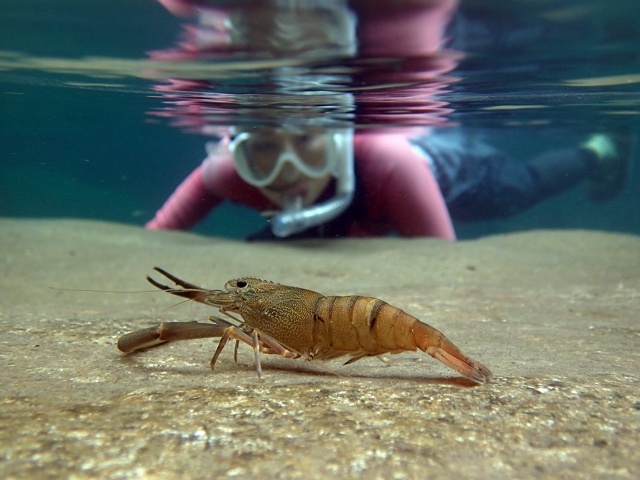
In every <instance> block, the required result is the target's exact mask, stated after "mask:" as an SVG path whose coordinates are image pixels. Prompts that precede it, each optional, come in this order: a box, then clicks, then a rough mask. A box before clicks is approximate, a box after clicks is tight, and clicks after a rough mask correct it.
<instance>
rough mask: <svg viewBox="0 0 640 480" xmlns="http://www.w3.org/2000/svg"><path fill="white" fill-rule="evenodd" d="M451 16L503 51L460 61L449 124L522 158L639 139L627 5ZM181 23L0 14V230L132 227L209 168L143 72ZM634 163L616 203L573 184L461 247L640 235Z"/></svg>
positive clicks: (638, 19) (141, 10)
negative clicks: (79, 222) (583, 232)
mask: <svg viewBox="0 0 640 480" xmlns="http://www.w3.org/2000/svg"><path fill="white" fill-rule="evenodd" d="M241 3H244V4H247V3H248V2H241ZM460 9H461V11H463V12H464V13H465V14H468V15H476V16H482V17H484V18H491V19H493V20H492V21H493V22H494V23H496V32H497V33H496V36H495V38H497V40H496V41H497V44H499V45H504V46H505V47H504V48H495V45H496V43H493V44H492V45H482V44H477V45H476V46H475V47H474V48H475V50H474V51H471V52H465V53H469V55H467V56H466V57H465V58H464V59H463V60H462V61H461V62H460V64H459V66H458V68H457V69H456V70H455V71H454V72H452V74H453V75H455V76H456V77H457V80H456V82H455V84H454V85H453V87H452V88H451V89H449V90H448V91H447V92H444V93H443V95H442V99H443V101H445V102H447V103H448V104H449V106H450V107H451V110H452V111H451V112H450V113H448V114H446V116H447V117H448V120H450V121H451V122H452V123H456V124H462V125H466V126H468V127H469V128H473V129H477V130H478V131H482V132H483V134H484V135H488V136H490V137H491V138H492V141H493V142H494V143H497V144H499V145H500V146H501V147H503V148H504V149H506V150H508V151H509V152H512V153H513V154H514V155H515V156H517V157H518V158H522V159H523V160H524V159H526V158H528V157H530V156H532V155H534V154H535V153H537V152H540V151H542V150H544V149H548V148H553V147H556V146H558V147H559V146H563V145H566V144H568V142H571V141H573V140H570V137H571V138H573V137H580V136H585V137H586V136H587V135H589V134H591V133H595V132H607V131H615V132H618V133H621V132H622V133H624V134H628V135H630V136H635V135H636V133H637V130H638V127H639V123H638V118H639V117H638V115H639V114H640V95H639V92H640V88H639V85H640V62H639V55H640V13H638V9H637V5H636V4H635V2H630V1H624V0H616V1H610V2H606V5H605V2H599V1H589V0H586V1H569V0H563V1H561V0H554V1H539V2H535V3H534V2H530V1H523V0H521V1H513V2H509V5H508V6H505V5H504V2H476V1H462V3H461V6H460ZM185 22H186V20H185V19H180V18H177V17H175V16H173V15H171V14H170V13H169V12H168V11H167V10H166V9H164V8H163V7H162V6H161V5H160V4H158V3H157V2H154V1H151V0H145V1H130V0H110V1H108V2H107V1H92V2H81V1H78V0H58V1H56V2H50V1H47V0H21V1H20V2H10V1H2V2H0V24H1V25H2V28H1V29H0V122H1V123H0V125H1V128H0V155H1V156H2V157H1V162H0V216H3V217H15V218H24V217H28V218H83V219H93V220H104V221H111V222H120V223H126V224H133V225H143V224H144V223H145V222H146V221H148V220H149V219H150V218H151V217H152V216H153V214H154V213H155V211H156V210H157V209H158V208H159V207H160V206H161V205H162V203H163V202H164V200H165V199H166V198H167V197H168V196H169V194H170V193H171V192H172V191H173V189H174V188H175V187H176V185H178V184H179V183H180V182H181V181H182V180H183V179H184V178H185V177H186V176H187V175H188V174H189V173H190V172H191V171H192V170H193V169H194V168H195V167H196V166H197V165H199V164H200V162H201V161H202V159H203V158H204V157H205V150H204V143H205V142H206V140H207V139H206V138H204V137H203V136H201V135H197V134H190V133H186V132H185V131H183V129H181V128H176V127H175V126H173V125H171V122H170V121H168V120H167V119H166V118H163V117H161V116H158V115H153V114H152V112H157V111H158V110H160V109H162V107H163V98H162V97H161V95H159V93H158V92H157V91H156V90H154V84H156V83H158V80H157V78H152V77H153V76H152V75H149V76H147V75H145V69H146V67H145V65H144V64H141V62H144V61H145V60H146V59H147V58H148V52H150V51H154V50H159V49H165V48H170V47H171V46H172V45H174V44H175V42H176V41H177V40H178V39H179V38H180V35H181V31H182V25H183V24H184V23H185ZM505 23H509V24H510V26H511V27H513V26H514V23H517V24H518V26H519V27H522V28H519V29H518V30H517V31H518V32H524V33H523V35H525V38H523V39H520V38H516V39H513V38H507V36H505V38H504V39H501V38H500V35H501V34H502V33H501V32H503V30H500V29H501V28H503V27H504V24H505ZM540 29H542V30H543V32H542V34H540ZM527 32H528V33H527ZM531 32H533V33H531ZM528 34H531V35H532V36H531V40H529V39H528V38H526V35H528ZM502 40H504V43H502V44H501V43H500V42H501V41H502ZM514 42H515V44H516V45H518V48H510V45H511V46H512V45H514ZM523 46H524V47H523ZM231 80H232V79H231ZM231 80H230V81H231ZM381 124H384V120H382V121H381ZM636 150H637V149H636ZM636 156H637V152H636ZM631 163H632V165H631V167H632V168H631V173H630V178H629V181H628V183H627V185H626V186H625V188H624V190H623V191H622V192H621V193H620V194H619V195H618V196H617V197H616V198H614V199H613V200H611V201H608V202H605V203H598V204H596V203H591V202H589V201H587V200H586V198H585V188H584V185H579V186H577V187H576V188H573V189H571V190H570V191H568V192H566V193H564V194H561V195H558V196H556V197H554V198H553V199H551V200H549V201H546V202H543V203H542V204H540V205H538V206H536V207H534V208H532V209H530V210H528V211H526V212H524V213H522V214H519V215H517V216H515V217H512V218H509V219H505V220H499V221H485V222H469V223H458V224H456V230H457V233H458V237H459V238H461V239H465V238H475V237H478V236H483V235H491V234H499V233H505V232H511V231H519V230H530V229H597V230H606V231H615V232H623V233H632V234H636V235H637V234H640V208H638V206H639V205H640V188H639V187H640V179H639V178H638V171H637V159H636V158H634V159H633V161H632V162H631ZM634 164H635V169H634ZM263 222H264V220H263V219H262V218H261V217H260V215H259V214H258V213H256V212H253V211H251V210H249V209H246V208H243V207H240V206H237V205H233V204H230V203H227V204H225V205H224V206H223V208H219V209H217V210H216V211H215V212H214V213H213V214H212V215H210V216H209V217H208V218H207V220H206V221H204V222H203V223H201V224H200V225H198V227H197V228H196V229H195V230H194V231H195V232H197V233H201V234H205V235H216V236H226V237H232V238H243V237H245V236H246V235H247V234H250V233H253V232H255V231H256V230H258V229H259V228H260V227H261V225H263Z"/></svg>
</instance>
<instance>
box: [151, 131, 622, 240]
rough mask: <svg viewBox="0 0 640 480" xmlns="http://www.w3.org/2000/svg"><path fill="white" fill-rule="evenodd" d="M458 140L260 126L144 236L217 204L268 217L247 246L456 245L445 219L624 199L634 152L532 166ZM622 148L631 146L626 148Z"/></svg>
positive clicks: (194, 219)
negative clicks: (331, 241) (364, 239)
mask: <svg viewBox="0 0 640 480" xmlns="http://www.w3.org/2000/svg"><path fill="white" fill-rule="evenodd" d="M472 138H473V137H472V136H469V135H465V133H464V129H457V128H450V129H436V130H434V132H433V133H432V134H431V135H427V136H424V137H416V138H409V137H406V136H404V135H397V134H396V135H392V134H376V133H357V134H355V135H353V134H352V132H351V130H350V129H331V130H320V129H317V130H306V131H302V130H296V129H284V128H266V127H262V128H258V129H254V130H244V131H241V132H237V133H236V134H234V135H233V136H232V137H231V138H225V139H222V140H220V141H218V142H217V143H210V144H208V156H207V158H206V159H205V160H204V162H203V163H202V165H201V166H199V167H197V168H196V169H195V170H194V171H193V172H192V173H191V174H190V175H189V176H188V177H187V178H186V179H185V180H184V181H183V182H182V184H181V185H180V186H179V187H178V188H177V190H176V191H175V192H174V193H173V194H172V195H171V197H170V198H169V199H168V200H167V202H166V203H165V204H164V206H163V207H162V208H161V209H160V210H159V211H158V212H157V213H156V215H155V217H154V218H153V219H152V220H151V221H150V222H148V223H147V225H146V226H147V228H150V229H175V230H187V229H189V228H191V227H193V226H194V225H195V224H196V223H198V222H199V221H200V220H202V219H203V218H204V217H205V216H206V215H207V214H208V213H209V212H211V210H213V209H214V208H216V207H217V206H218V205H219V204H220V203H222V201H223V200H225V199H229V200H231V201H232V202H235V203H240V204H242V205H246V206H248V207H250V208H253V209H256V210H259V211H261V212H263V213H264V214H265V215H266V216H269V217H270V218H271V225H270V232H269V231H268V230H265V231H262V232H260V233H259V234H258V235H255V236H252V237H250V238H251V239H254V240H255V239H275V238H308V237H325V238H327V237H328V238H335V237H344V236H379V235H386V234H388V233H390V232H396V233H398V234H399V235H401V236H407V237H415V236H432V237H440V238H445V239H449V240H453V239H454V238H455V233H454V229H453V225H452V221H451V218H450V215H451V217H453V220H488V219H495V218H501V217H507V216H510V215H514V214H516V213H518V212H521V211H523V210H525V209H526V208H529V207H531V206H533V205H535V204H536V203H539V202H540V201H542V200H544V199H546V198H549V197H550V196H553V195H555V194H557V193H560V192H562V191H564V190H567V189H568V188H571V187H573V186H574V185H575V184H576V183H578V182H579V181H581V180H588V181H589V182H590V187H589V190H588V195H589V197H590V198H591V199H592V200H596V201H603V200H607V199H609V198H611V197H613V196H614V195H615V194H616V193H617V192H619V191H620V189H621V188H622V186H623V185H624V181H625V179H626V172H627V170H628V159H629V155H630V152H628V151H626V150H624V148H625V144H624V142H618V143H615V142H614V140H613V138H612V137H610V136H608V135H603V134H598V135H594V136H592V137H590V138H589V139H588V140H587V141H586V142H584V143H582V144H580V145H578V146H577V147H575V148H569V149H559V150H553V151H550V152H548V153H545V154H542V155H540V156H537V157H534V158H533V159H531V160H529V161H528V162H522V161H520V160H518V159H515V158H512V157H510V156H508V155H507V154H505V153H504V152H502V151H500V150H498V149H496V148H494V147H492V146H490V145H488V144H486V143H483V142H480V141H477V140H472ZM627 147H628V146H627Z"/></svg>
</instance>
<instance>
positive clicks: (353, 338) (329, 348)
mask: <svg viewBox="0 0 640 480" xmlns="http://www.w3.org/2000/svg"><path fill="white" fill-rule="evenodd" d="M154 270H156V271H157V272H159V273H161V274H162V275H164V276H165V277H167V278H168V279H169V280H171V281H172V282H174V283H175V284H176V285H178V286H179V287H182V288H171V287H168V286H166V285H162V284H161V283H158V282H157V281H155V280H153V279H152V278H151V277H149V276H147V280H148V281H149V282H150V283H151V284H152V285H154V286H155V287H157V288H159V289H161V290H164V291H166V292H168V293H171V294H173V295H177V296H179V297H183V298H187V299H190V300H193V301H196V302H199V303H203V304H206V305H210V306H213V307H217V308H218V309H219V311H220V312H221V313H223V314H225V315H227V316H229V317H230V318H232V319H233V320H234V321H235V322H236V323H237V324H236V323H231V322H229V321H227V320H224V319H222V318H219V317H215V316H211V317H209V320H210V321H211V322H212V323H210V324H206V323H198V322H167V323H162V324H161V325H160V326H159V327H152V328H147V329H144V330H140V331H137V332H133V333H129V334H127V335H124V336H123V337H121V338H120V340H119V341H118V348H119V349H120V350H121V351H123V352H125V353H128V352H132V351H135V350H140V349H142V348H148V347H151V346H155V345H157V344H160V343H164V342H167V341H173V340H189V339H195V338H208V337H220V342H219V344H218V348H217V349H216V352H215V354H214V355H213V358H212V360H211V368H214V366H215V363H216V361H217V359H218V356H219V355H220V352H222V349H223V348H224V347H225V345H226V343H227V341H228V340H229V339H232V340H236V353H237V347H238V343H237V342H244V343H246V344H248V345H250V346H252V347H253V350H254V354H255V363H256V371H257V373H258V377H259V378H260V379H261V380H262V378H263V377H262V368H261V365H260V353H263V354H277V355H281V356H283V357H285V358H292V359H294V358H301V357H303V358H306V359H307V360H330V359H334V358H339V357H344V356H349V357H350V358H349V359H348V360H347V361H346V362H345V365H346V364H350V363H353V362H356V361H358V360H360V359H362V358H365V357H379V356H381V355H384V354H388V353H391V354H396V353H401V352H405V351H416V350H418V349H420V350H422V351H423V352H426V353H428V354H429V355H431V356H432V357H433V358H435V359H436V360H439V361H441V362H442V363H444V364H445V365H447V366H449V367H451V368H453V369H454V370H457V371H458V372H459V373H460V374H462V375H463V376H465V377H467V378H469V379H471V380H473V381H474V382H477V383H487V382H489V381H490V380H491V378H492V377H493V375H492V373H491V372H490V371H489V369H488V368H487V367H485V366H484V365H482V364H481V363H479V362H477V361H475V360H472V359H471V358H469V357H467V356H466V355H464V354H463V353H462V352H461V351H460V349H458V347H456V346H455V345H454V344H453V343H451V341H449V340H448V339H447V338H446V337H445V336H444V334H442V333H441V332H439V331H438V330H436V329H435V328H433V327H431V326H429V325H427V324H426V323H423V322H421V321H420V320H418V319H417V318H415V317H413V316H411V315H409V314H408V313H406V312H404V311H403V310H401V309H400V308H398V307H394V306H393V305H390V304H388V303H387V302H384V301H382V300H379V299H377V298H371V297H361V296H355V295H353V296H344V297H340V296H324V295H321V294H320V293H317V292H314V291H312V290H305V289H303V288H297V287H290V286H286V285H281V284H278V283H274V282H270V281H267V280H260V279H258V278H253V277H243V278H236V279H234V280H230V281H228V282H227V283H226V285H225V288H224V290H207V289H204V288H201V287H198V286H196V285H193V284H191V283H188V282H185V281H184V280H180V279H179V278H177V277H175V276H173V275H171V274H170V273H168V272H166V271H164V270H162V269H161V268H158V267H155V268H154ZM230 312H236V313H237V314H239V315H240V317H242V320H240V319H238V318H236V317H234V316H233V315H231V313H230Z"/></svg>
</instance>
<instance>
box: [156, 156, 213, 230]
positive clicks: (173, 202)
mask: <svg viewBox="0 0 640 480" xmlns="http://www.w3.org/2000/svg"><path fill="white" fill-rule="evenodd" d="M221 201H222V199H221V198H220V197H217V196H215V195H212V194H211V192H210V191H209V189H208V188H207V187H206V186H205V184H204V182H203V179H202V166H199V167H198V168H196V169H195V170H194V171H193V172H191V174H190V175H189V176H188V177H187V178H186V179H185V180H184V181H183V182H182V183H181V184H180V185H179V186H178V188H176V190H175V192H173V193H172V194H171V196H170V197H169V198H168V199H167V201H166V202H165V204H164V205H163V206H162V208H161V209H160V210H158V212H157V213H156V215H155V217H153V219H152V220H150V221H149V222H147V224H146V225H145V227H146V228H148V229H151V230H188V229H189V228H191V227H193V226H194V225H195V224H196V223H198V222H199V221H200V220H202V219H203V218H204V217H205V216H206V215H207V214H208V213H209V212H211V210H213V209H214V208H215V207H216V206H217V205H218V204H219V203H220V202H221Z"/></svg>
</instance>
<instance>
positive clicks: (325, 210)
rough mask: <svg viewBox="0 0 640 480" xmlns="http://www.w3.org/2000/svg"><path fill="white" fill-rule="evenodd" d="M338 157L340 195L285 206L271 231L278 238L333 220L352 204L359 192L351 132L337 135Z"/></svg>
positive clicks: (337, 175)
mask: <svg viewBox="0 0 640 480" xmlns="http://www.w3.org/2000/svg"><path fill="white" fill-rule="evenodd" d="M334 140H335V142H336V152H335V154H336V155H338V158H337V162H336V168H335V171H334V173H333V175H334V177H335V178H336V194H335V196H334V197H333V198H331V199H329V200H327V201H325V202H322V203H319V204H317V205H312V206H310V207H306V208H302V201H301V199H300V198H299V197H298V198H297V199H292V201H291V202H290V203H289V204H288V205H286V206H285V208H284V210H283V211H282V212H281V213H278V214H276V215H274V216H273V217H272V218H271V231H272V232H273V234H274V235H275V236H276V237H279V238H284V237H288V236H290V235H293V234H295V233H298V232H302V231H303V230H306V229H308V228H311V227H315V226H318V225H320V224H322V223H326V222H328V221H329V220H333V219H334V218H336V217H337V216H338V215H340V214H341V213H342V212H344V211H345V210H346V209H347V207H348V206H349V205H350V204H351V201H352V200H353V193H354V190H355V174H354V171H353V132H352V130H351V129H346V130H345V131H339V132H336V133H335V134H334Z"/></svg>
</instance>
